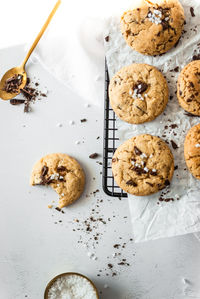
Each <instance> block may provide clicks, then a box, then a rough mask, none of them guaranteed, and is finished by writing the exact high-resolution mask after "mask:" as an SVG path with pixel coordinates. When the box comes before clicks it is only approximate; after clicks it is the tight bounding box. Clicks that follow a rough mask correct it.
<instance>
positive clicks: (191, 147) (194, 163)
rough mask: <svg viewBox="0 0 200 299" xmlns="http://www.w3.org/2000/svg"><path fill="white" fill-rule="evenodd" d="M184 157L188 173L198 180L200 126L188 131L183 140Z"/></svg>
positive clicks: (199, 176)
mask: <svg viewBox="0 0 200 299" xmlns="http://www.w3.org/2000/svg"><path fill="white" fill-rule="evenodd" d="M184 156H185V161H186V164H187V167H188V169H189V171H190V172H191V173H192V174H193V176H194V177H196V178H197V179H198V180H200V124H198V125H196V126H194V127H192V128H191V129H190V130H189V132H188V134H187V136H186V138H185V144H184Z"/></svg>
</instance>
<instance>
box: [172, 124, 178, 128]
mask: <svg viewBox="0 0 200 299" xmlns="http://www.w3.org/2000/svg"><path fill="white" fill-rule="evenodd" d="M170 128H172V129H176V128H178V126H177V125H176V124H172V125H170Z"/></svg>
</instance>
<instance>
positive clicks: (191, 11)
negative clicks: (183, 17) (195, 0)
mask: <svg viewBox="0 0 200 299" xmlns="http://www.w3.org/2000/svg"><path fill="white" fill-rule="evenodd" d="M190 13H191V16H192V17H193V18H194V17H195V13H194V8H193V7H190Z"/></svg>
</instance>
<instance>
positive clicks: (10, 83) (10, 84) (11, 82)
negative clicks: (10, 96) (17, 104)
mask: <svg viewBox="0 0 200 299" xmlns="http://www.w3.org/2000/svg"><path fill="white" fill-rule="evenodd" d="M22 82H23V76H22V75H21V74H18V75H17V74H15V75H14V76H13V77H11V78H9V79H7V80H6V81H5V85H4V88H3V90H4V91H6V92H8V93H18V92H19V87H20V85H21V84H22Z"/></svg>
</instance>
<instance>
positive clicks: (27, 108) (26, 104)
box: [24, 101, 30, 113]
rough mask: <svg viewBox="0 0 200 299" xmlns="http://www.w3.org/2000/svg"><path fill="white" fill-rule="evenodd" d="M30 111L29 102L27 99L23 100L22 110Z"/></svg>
mask: <svg viewBox="0 0 200 299" xmlns="http://www.w3.org/2000/svg"><path fill="white" fill-rule="evenodd" d="M29 111H30V102H29V101H25V102H24V112H25V113H28V112H29Z"/></svg>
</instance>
